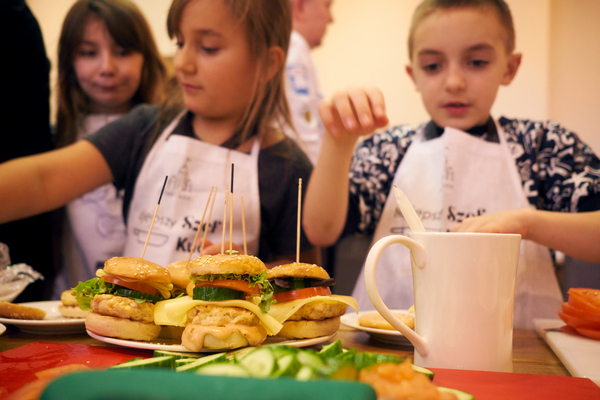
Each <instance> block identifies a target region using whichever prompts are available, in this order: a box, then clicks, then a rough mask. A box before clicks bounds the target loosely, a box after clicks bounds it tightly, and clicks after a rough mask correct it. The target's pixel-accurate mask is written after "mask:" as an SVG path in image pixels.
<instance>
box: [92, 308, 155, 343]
mask: <svg viewBox="0 0 600 400" xmlns="http://www.w3.org/2000/svg"><path fill="white" fill-rule="evenodd" d="M85 329H87V330H88V331H90V332H93V333H95V334H98V335H102V336H108V337H116V338H120V339H131V340H142V341H149V340H154V339H156V338H157V337H158V334H159V333H160V329H161V328H160V326H159V325H155V324H153V323H144V322H139V321H132V320H130V319H123V318H116V317H109V316H106V315H100V314H96V313H93V312H92V313H90V314H88V316H87V317H86V318H85Z"/></svg>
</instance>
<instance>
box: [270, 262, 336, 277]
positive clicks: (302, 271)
mask: <svg viewBox="0 0 600 400" xmlns="http://www.w3.org/2000/svg"><path fill="white" fill-rule="evenodd" d="M277 278H312V279H329V274H328V273H327V271H325V270H324V269H323V268H321V267H319V266H318V265H315V264H306V263H295V262H294V263H291V264H283V265H278V266H277V267H274V268H271V269H270V270H269V272H268V274H267V279H277Z"/></svg>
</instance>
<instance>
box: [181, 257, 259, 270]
mask: <svg viewBox="0 0 600 400" xmlns="http://www.w3.org/2000/svg"><path fill="white" fill-rule="evenodd" d="M189 269H190V274H191V275H209V274H239V275H256V274H262V273H263V272H264V271H266V269H267V267H266V266H265V264H264V263H263V262H262V261H261V260H260V259H259V258H257V257H254V256H247V255H243V254H234V255H228V254H216V255H211V256H200V257H197V258H195V259H193V260H192V261H191V262H190V266H189Z"/></svg>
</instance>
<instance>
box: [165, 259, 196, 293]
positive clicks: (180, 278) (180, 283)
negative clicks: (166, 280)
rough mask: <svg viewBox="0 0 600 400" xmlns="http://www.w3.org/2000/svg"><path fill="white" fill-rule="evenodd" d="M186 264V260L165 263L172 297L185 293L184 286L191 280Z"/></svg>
mask: <svg viewBox="0 0 600 400" xmlns="http://www.w3.org/2000/svg"><path fill="white" fill-rule="evenodd" d="M188 264H189V262H188V260H179V261H175V262H172V263H171V264H169V265H167V269H168V270H169V273H170V274H171V283H172V284H173V290H172V291H171V293H172V296H173V297H177V296H180V295H181V294H185V293H186V288H187V286H188V284H189V283H190V282H191V280H190V276H189V274H190V270H189V268H188Z"/></svg>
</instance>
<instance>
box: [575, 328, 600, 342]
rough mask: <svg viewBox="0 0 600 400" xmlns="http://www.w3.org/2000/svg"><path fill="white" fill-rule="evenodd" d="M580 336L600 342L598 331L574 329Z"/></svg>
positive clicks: (599, 331)
mask: <svg viewBox="0 0 600 400" xmlns="http://www.w3.org/2000/svg"><path fill="white" fill-rule="evenodd" d="M575 330H576V331H577V333H579V334H580V335H583V336H586V337H589V338H590V339H596V340H600V330H598V329H590V328H575Z"/></svg>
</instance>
